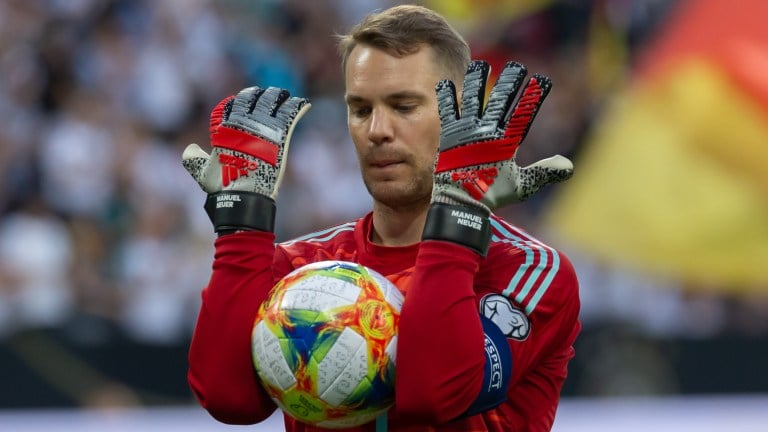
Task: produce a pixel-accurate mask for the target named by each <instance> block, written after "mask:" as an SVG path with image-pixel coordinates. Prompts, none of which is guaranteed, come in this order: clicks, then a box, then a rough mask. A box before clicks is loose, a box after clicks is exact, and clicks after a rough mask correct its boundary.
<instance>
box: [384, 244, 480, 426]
mask: <svg viewBox="0 0 768 432" xmlns="http://www.w3.org/2000/svg"><path fill="white" fill-rule="evenodd" d="M480 259H481V258H480V256H479V255H477V254H476V253H474V252H472V251H470V250H469V249H467V248H465V247H463V246H458V245H454V244H452V243H448V242H443V241H424V242H423V243H422V244H421V248H420V250H419V254H418V256H417V258H416V266H415V268H414V272H413V277H412V279H411V281H410V285H409V287H408V293H407V295H406V297H405V301H404V303H403V308H402V311H401V316H400V331H399V335H398V345H397V381H396V384H395V385H396V402H395V403H396V406H397V410H398V412H399V413H400V414H401V415H403V416H405V417H407V418H408V419H409V420H412V421H417V422H423V423H429V424H439V423H443V422H446V421H448V420H451V419H453V418H456V417H457V416H459V415H461V414H463V413H464V412H465V411H466V410H467V408H468V407H469V406H470V404H471V403H472V402H473V401H474V399H475V398H476V397H477V394H478V393H479V391H480V385H481V382H482V378H483V368H484V364H485V357H484V350H483V346H484V345H483V340H484V339H483V329H482V325H481V323H480V318H479V315H478V312H477V308H476V303H475V292H474V289H473V282H474V277H475V273H476V272H477V270H478V267H479V262H480Z"/></svg>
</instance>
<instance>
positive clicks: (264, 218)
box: [205, 191, 276, 234]
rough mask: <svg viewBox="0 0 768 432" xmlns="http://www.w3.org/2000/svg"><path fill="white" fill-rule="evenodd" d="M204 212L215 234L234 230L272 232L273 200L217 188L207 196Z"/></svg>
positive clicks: (273, 217)
mask: <svg viewBox="0 0 768 432" xmlns="http://www.w3.org/2000/svg"><path fill="white" fill-rule="evenodd" d="M205 211H206V213H208V217H209V218H210V219H211V222H213V229H214V231H215V232H216V233H217V234H227V233H231V232H234V231H240V230H243V231H249V230H258V231H268V232H274V231H275V211H276V206H275V201H274V200H273V199H271V198H269V197H267V196H265V195H262V194H258V193H255V192H245V191H221V192H216V193H212V194H209V195H208V199H206V201H205Z"/></svg>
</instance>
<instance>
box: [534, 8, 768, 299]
mask: <svg viewBox="0 0 768 432" xmlns="http://www.w3.org/2000/svg"><path fill="white" fill-rule="evenodd" d="M766 17H768V1H765V0H741V1H738V2H728V1H722V0H697V1H685V2H681V3H679V7H678V8H677V9H675V10H674V11H673V12H672V14H671V15H670V16H669V17H668V19H667V20H665V21H664V23H663V25H662V27H661V28H660V30H659V32H658V33H656V35H655V37H654V39H653V40H652V41H651V42H650V43H649V44H648V45H646V48H645V49H644V51H643V53H642V55H641V57H640V58H639V61H638V63H637V68H636V69H635V70H633V71H631V79H629V80H628V81H626V83H625V84H623V85H622V87H621V88H620V89H619V90H617V91H616V92H615V93H614V94H613V96H612V97H611V99H610V102H608V103H607V105H606V107H605V110H604V111H603V114H602V116H601V117H600V119H599V120H598V121H597V123H596V124H595V127H594V128H593V130H592V133H591V134H590V136H589V137H588V138H587V141H586V142H585V145H584V150H583V152H582V153H580V154H579V155H578V157H577V158H576V160H575V167H576V170H575V173H574V177H573V178H572V179H571V180H569V181H568V182H567V183H565V184H564V185H562V186H560V187H559V189H558V193H557V195H556V196H555V197H554V199H553V200H552V202H551V207H550V208H549V209H548V212H547V215H548V216H547V219H546V225H547V228H548V229H550V230H551V231H552V232H553V233H555V234H557V235H560V236H561V237H562V238H563V239H564V241H565V242H566V244H570V245H571V246H572V247H573V249H575V250H580V251H583V252H584V253H586V254H588V255H591V256H593V257H595V258H597V259H598V260H600V261H603V262H606V263H614V264H621V265H623V266H628V267H629V268H634V269H635V270H638V271H643V272H647V273H652V274H658V275H665V276H667V277H672V278H675V279H677V280H681V281H684V282H687V283H688V284H689V285H691V286H699V287H703V286H706V287H708V288H712V287H717V288H718V289H720V290H724V291H725V292H727V293H731V294H742V293H763V294H768V25H766V24H765V21H766Z"/></svg>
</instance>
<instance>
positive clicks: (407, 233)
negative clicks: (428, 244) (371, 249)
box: [371, 202, 429, 246]
mask: <svg viewBox="0 0 768 432" xmlns="http://www.w3.org/2000/svg"><path fill="white" fill-rule="evenodd" d="M428 209H429V205H428V204H427V205H426V206H424V205H418V206H413V207H412V208H407V209H403V208H397V209H394V208H392V207H388V206H386V205H384V204H382V203H379V202H374V204H373V229H372V232H371V236H372V238H371V241H372V242H373V243H375V244H379V245H382V246H408V245H412V244H415V243H418V242H420V241H421V234H422V231H424V223H425V222H426V220H427V210H428Z"/></svg>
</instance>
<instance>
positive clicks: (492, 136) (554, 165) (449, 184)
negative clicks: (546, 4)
mask: <svg viewBox="0 0 768 432" xmlns="http://www.w3.org/2000/svg"><path fill="white" fill-rule="evenodd" d="M489 72H490V67H489V66H488V64H487V63H486V62H484V61H473V62H472V63H471V64H470V65H469V67H468V68H467V73H466V75H465V77H464V87H463V91H462V97H461V111H459V104H458V100H457V98H456V87H455V86H454V84H453V82H451V81H448V80H443V81H440V82H439V83H438V84H437V86H436V89H435V91H436V92H437V103H438V110H439V114H440V122H441V126H442V129H441V132H440V149H439V152H438V155H437V162H436V164H435V176H434V185H433V188H432V202H431V205H430V209H429V213H428V215H427V222H426V224H425V226H424V232H423V234H422V239H424V240H430V239H434V240H447V241H452V242H455V243H458V244H461V245H464V246H467V247H469V248H471V249H473V250H475V251H476V252H478V253H480V254H481V255H485V254H486V253H487V250H488V245H489V244H490V236H491V233H490V222H489V220H488V218H489V216H490V213H491V211H493V210H495V209H497V208H499V207H501V206H503V205H506V204H510V203H513V202H518V201H523V200H525V199H527V198H528V197H530V196H531V195H533V194H534V193H536V191H538V190H539V189H541V188H542V187H544V186H546V185H548V184H550V183H554V182H559V181H563V180H566V179H568V178H569V177H570V176H571V175H572V174H573V164H572V163H571V161H570V160H568V159H566V158H565V157H563V156H560V155H556V156H553V157H550V158H547V159H543V160H540V161H538V162H536V163H533V164H531V165H529V166H526V167H520V166H518V165H517V163H516V162H515V156H516V155H517V149H518V148H519V146H520V143H521V142H522V141H523V139H524V138H525V136H526V134H527V133H528V130H529V129H530V128H531V123H533V119H534V118H535V117H536V113H538V111H539V107H541V104H542V102H543V101H544V98H546V96H547V94H548V93H549V89H550V88H551V86H552V83H551V81H550V80H549V78H547V77H545V76H542V75H533V76H532V77H531V78H530V79H529V80H528V81H527V83H526V85H525V87H524V88H523V91H522V93H521V95H520V97H519V98H518V99H517V102H515V96H516V95H517V93H518V91H519V90H520V88H521V86H522V83H523V80H524V79H525V76H526V73H527V71H526V69H525V67H524V66H523V65H521V64H519V63H514V62H509V63H507V64H506V66H505V67H504V70H502V71H501V74H500V76H499V79H498V80H497V81H496V84H495V85H494V87H493V89H492V90H491V93H490V96H489V97H488V104H487V105H485V104H483V101H484V100H485V86H486V82H487V80H488V73H489Z"/></svg>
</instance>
